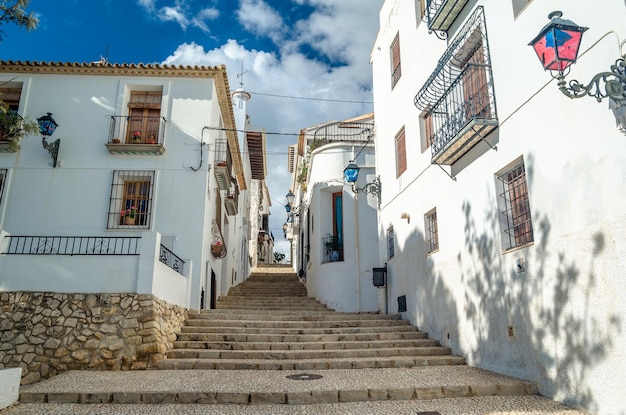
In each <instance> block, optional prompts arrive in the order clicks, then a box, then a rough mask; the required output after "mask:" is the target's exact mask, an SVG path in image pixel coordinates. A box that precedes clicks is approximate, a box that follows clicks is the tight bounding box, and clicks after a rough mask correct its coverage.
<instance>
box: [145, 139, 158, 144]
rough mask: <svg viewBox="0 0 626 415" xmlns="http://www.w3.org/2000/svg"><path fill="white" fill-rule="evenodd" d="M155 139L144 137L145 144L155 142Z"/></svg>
mask: <svg viewBox="0 0 626 415" xmlns="http://www.w3.org/2000/svg"><path fill="white" fill-rule="evenodd" d="M155 143H156V141H155V140H154V139H153V138H148V139H146V144H155Z"/></svg>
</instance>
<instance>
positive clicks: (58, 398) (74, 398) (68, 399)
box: [48, 392, 80, 403]
mask: <svg viewBox="0 0 626 415" xmlns="http://www.w3.org/2000/svg"><path fill="white" fill-rule="evenodd" d="M48 402H54V403H79V402H80V394H78V393H71V392H49V393H48Z"/></svg>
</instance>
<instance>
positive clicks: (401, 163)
mask: <svg viewBox="0 0 626 415" xmlns="http://www.w3.org/2000/svg"><path fill="white" fill-rule="evenodd" d="M405 137H406V135H405V133H404V127H402V129H401V130H400V132H399V133H398V134H396V177H400V176H401V175H402V173H404V172H405V171H406V138H405Z"/></svg>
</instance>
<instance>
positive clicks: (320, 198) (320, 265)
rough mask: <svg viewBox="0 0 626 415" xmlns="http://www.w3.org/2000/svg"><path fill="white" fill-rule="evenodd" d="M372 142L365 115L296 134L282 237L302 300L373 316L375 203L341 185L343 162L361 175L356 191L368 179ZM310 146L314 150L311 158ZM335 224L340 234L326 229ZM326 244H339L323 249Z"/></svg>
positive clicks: (369, 119)
mask: <svg viewBox="0 0 626 415" xmlns="http://www.w3.org/2000/svg"><path fill="white" fill-rule="evenodd" d="M326 131H329V132H328V133H327V132H326ZM372 134H373V115H371V114H369V115H368V116H364V117H359V118H358V119H354V120H346V121H343V122H339V123H338V122H332V123H328V124H323V125H319V126H315V127H311V128H308V129H305V130H302V132H301V134H300V141H299V148H300V149H301V150H302V151H301V152H300V153H299V154H298V156H297V157H296V160H297V161H296V166H295V169H294V181H293V186H294V187H293V189H294V190H293V192H294V194H295V196H296V197H295V202H294V203H293V207H294V211H293V213H294V214H293V215H292V218H293V220H292V222H291V223H289V224H288V236H287V237H288V239H291V241H292V252H291V255H292V264H293V266H294V268H295V270H296V271H297V272H298V273H299V275H300V276H301V277H302V278H305V279H306V287H307V292H308V295H309V296H312V297H315V298H317V299H318V300H319V301H320V302H322V303H323V304H325V305H327V306H328V307H330V308H332V309H334V310H337V311H344V312H361V311H362V312H366V311H378V310H379V300H378V295H379V292H378V291H379V290H378V289H377V288H375V287H374V286H373V284H372V268H373V267H378V266H381V264H379V263H378V255H377V252H378V239H377V231H376V228H377V226H376V218H377V216H376V207H377V199H376V197H374V196H373V195H371V194H366V193H356V194H355V193H354V192H353V191H352V190H351V186H349V185H348V184H347V183H345V182H344V179H343V170H344V168H345V167H346V166H347V165H348V163H349V162H350V161H354V162H356V163H357V164H358V165H359V167H360V168H361V170H360V174H359V179H358V182H357V184H356V186H357V188H358V187H363V185H365V183H368V182H371V181H372V180H373V179H374V177H375V174H374V166H375V154H374V147H373V141H372V140H371V136H372ZM320 137H322V138H320ZM368 137H370V140H369V141H368ZM318 140H319V143H323V144H321V145H320V144H318ZM313 143H315V144H313ZM311 144H313V146H314V147H316V148H315V149H313V151H310V145H311ZM303 165H305V166H306V167H305V171H304V173H303V170H302V166H303ZM298 178H300V179H298ZM337 198H340V200H341V202H337ZM333 200H335V201H333ZM338 203H340V205H339V204H338ZM298 207H299V208H298ZM337 216H340V217H341V222H342V224H341V225H340V226H337V225H336V224H335V225H333V223H334V222H335V221H336V218H337ZM332 236H335V238H338V239H335V242H334V243H332V244H330V245H327V244H326V243H327V242H328V241H329V238H331V237H332Z"/></svg>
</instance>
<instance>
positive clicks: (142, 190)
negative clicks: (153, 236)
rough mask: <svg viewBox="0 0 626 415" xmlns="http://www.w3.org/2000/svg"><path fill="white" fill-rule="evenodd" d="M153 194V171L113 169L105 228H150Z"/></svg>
mask: <svg viewBox="0 0 626 415" xmlns="http://www.w3.org/2000/svg"><path fill="white" fill-rule="evenodd" d="M153 195H154V171H145V170H116V171H114V172H113V181H112V183H111V197H110V201H109V212H108V223H107V228H108V229H128V228H141V229H148V228H150V222H151V220H152V209H153Z"/></svg>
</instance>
